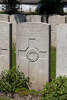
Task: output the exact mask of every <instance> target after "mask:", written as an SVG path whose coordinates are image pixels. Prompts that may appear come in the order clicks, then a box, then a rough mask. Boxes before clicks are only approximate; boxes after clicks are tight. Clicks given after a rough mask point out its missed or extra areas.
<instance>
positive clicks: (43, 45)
mask: <svg viewBox="0 0 67 100" xmlns="http://www.w3.org/2000/svg"><path fill="white" fill-rule="evenodd" d="M16 60H17V61H16V63H17V67H18V69H19V70H20V71H22V72H24V73H25V75H26V76H29V77H30V82H32V88H34V89H42V88H43V85H44V84H45V83H46V82H47V81H49V25H48V24H44V23H29V22H28V23H21V24H20V23H18V24H17V39H16Z"/></svg>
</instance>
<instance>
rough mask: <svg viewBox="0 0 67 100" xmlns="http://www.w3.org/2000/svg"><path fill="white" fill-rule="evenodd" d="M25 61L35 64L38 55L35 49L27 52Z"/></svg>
mask: <svg viewBox="0 0 67 100" xmlns="http://www.w3.org/2000/svg"><path fill="white" fill-rule="evenodd" d="M26 56H27V59H28V60H29V61H31V62H35V61H37V60H38V59H39V54H38V52H37V51H36V50H35V49H30V50H29V51H28V52H27V55H26Z"/></svg>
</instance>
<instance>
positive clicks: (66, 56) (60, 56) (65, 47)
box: [56, 24, 67, 77]
mask: <svg viewBox="0 0 67 100" xmlns="http://www.w3.org/2000/svg"><path fill="white" fill-rule="evenodd" d="M56 60H57V62H56V63H57V64H56V76H57V77H58V76H64V75H66V76H67V24H61V25H59V26H58V27H57V56H56Z"/></svg>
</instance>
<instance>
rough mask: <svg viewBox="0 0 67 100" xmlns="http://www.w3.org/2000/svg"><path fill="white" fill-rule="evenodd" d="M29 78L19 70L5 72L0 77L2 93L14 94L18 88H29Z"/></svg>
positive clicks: (0, 90)
mask: <svg viewBox="0 0 67 100" xmlns="http://www.w3.org/2000/svg"><path fill="white" fill-rule="evenodd" d="M28 86H29V78H26V77H25V75H24V73H22V72H19V71H18V70H14V69H12V70H10V71H4V72H2V73H1V75H0V92H4V93H14V92H15V90H16V89H17V88H28Z"/></svg>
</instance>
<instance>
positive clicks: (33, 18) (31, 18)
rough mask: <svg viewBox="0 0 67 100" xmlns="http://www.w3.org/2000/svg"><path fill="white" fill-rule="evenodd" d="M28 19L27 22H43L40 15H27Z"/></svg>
mask: <svg viewBox="0 0 67 100" xmlns="http://www.w3.org/2000/svg"><path fill="white" fill-rule="evenodd" d="M26 21H27V22H41V16H40V15H27V16H26Z"/></svg>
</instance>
